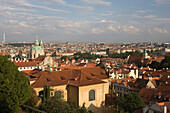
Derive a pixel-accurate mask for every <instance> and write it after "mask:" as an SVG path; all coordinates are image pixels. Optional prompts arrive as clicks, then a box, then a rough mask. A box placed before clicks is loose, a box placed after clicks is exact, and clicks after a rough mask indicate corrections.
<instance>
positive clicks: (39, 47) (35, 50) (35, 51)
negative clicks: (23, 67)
mask: <svg viewBox="0 0 170 113" xmlns="http://www.w3.org/2000/svg"><path fill="white" fill-rule="evenodd" d="M40 55H45V53H44V47H43V42H42V40H41V41H40V43H39V41H38V39H37V36H36V40H35V44H34V46H32V47H31V50H30V56H31V59H36V58H37V57H39V56H40Z"/></svg>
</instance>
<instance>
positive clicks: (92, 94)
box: [51, 90, 95, 101]
mask: <svg viewBox="0 0 170 113" xmlns="http://www.w3.org/2000/svg"><path fill="white" fill-rule="evenodd" d="M51 96H57V98H62V97H63V91H60V90H59V91H55V92H53V91H51ZM93 100H95V90H90V91H89V101H93Z"/></svg>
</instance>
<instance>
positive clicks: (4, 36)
mask: <svg viewBox="0 0 170 113" xmlns="http://www.w3.org/2000/svg"><path fill="white" fill-rule="evenodd" d="M3 42H4V43H5V33H4V34H3Z"/></svg>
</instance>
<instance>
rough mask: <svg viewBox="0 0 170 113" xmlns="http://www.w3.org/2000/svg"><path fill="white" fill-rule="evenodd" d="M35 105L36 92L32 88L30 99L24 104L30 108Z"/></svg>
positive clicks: (36, 99)
mask: <svg viewBox="0 0 170 113" xmlns="http://www.w3.org/2000/svg"><path fill="white" fill-rule="evenodd" d="M37 103H38V97H37V94H36V91H35V90H34V89H33V88H31V97H30V98H29V99H28V100H27V102H26V103H25V104H26V105H28V106H31V107H35V106H36V105H37Z"/></svg>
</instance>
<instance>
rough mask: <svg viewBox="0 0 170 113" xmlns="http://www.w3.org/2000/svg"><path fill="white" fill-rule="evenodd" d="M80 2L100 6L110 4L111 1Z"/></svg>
mask: <svg viewBox="0 0 170 113" xmlns="http://www.w3.org/2000/svg"><path fill="white" fill-rule="evenodd" d="M82 2H84V3H86V4H90V5H100V6H111V4H112V3H111V2H106V1H104V0H82Z"/></svg>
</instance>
